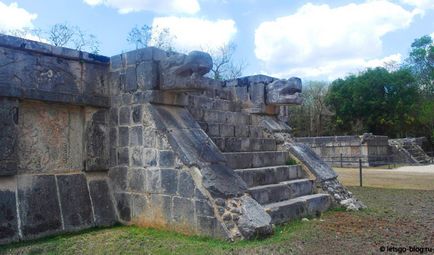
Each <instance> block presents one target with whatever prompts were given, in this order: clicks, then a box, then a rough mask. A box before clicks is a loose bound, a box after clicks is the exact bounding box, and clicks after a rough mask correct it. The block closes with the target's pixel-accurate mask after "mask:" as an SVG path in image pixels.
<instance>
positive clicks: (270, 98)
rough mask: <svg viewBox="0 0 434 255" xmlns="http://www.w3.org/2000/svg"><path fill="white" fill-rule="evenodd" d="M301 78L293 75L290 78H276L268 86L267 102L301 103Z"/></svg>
mask: <svg viewBox="0 0 434 255" xmlns="http://www.w3.org/2000/svg"><path fill="white" fill-rule="evenodd" d="M301 87H302V85H301V79H300V78H296V77H292V78H289V79H288V80H284V79H282V80H276V81H273V82H272V83H270V84H268V85H267V86H266V93H267V96H266V101H265V102H266V104H268V105H287V104H301V103H302V102H303V99H302V97H301Z"/></svg>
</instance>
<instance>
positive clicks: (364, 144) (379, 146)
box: [294, 134, 392, 167]
mask: <svg viewBox="0 0 434 255" xmlns="http://www.w3.org/2000/svg"><path fill="white" fill-rule="evenodd" d="M294 140H295V141H297V142H299V143H304V144H307V145H308V146H309V147H310V148H312V150H313V151H315V153H316V154H318V155H319V156H320V157H321V158H322V159H323V160H324V161H325V162H326V163H328V164H329V165H331V166H336V167H358V166H359V159H361V160H362V164H363V166H366V167H369V166H379V165H385V164H388V162H390V161H391V160H392V158H391V154H390V152H389V143H388V137H387V136H378V135H372V134H364V135H361V136H357V135H353V136H321V137H297V138H294Z"/></svg>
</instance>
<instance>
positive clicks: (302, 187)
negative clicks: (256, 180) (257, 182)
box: [249, 179, 313, 205]
mask: <svg viewBox="0 0 434 255" xmlns="http://www.w3.org/2000/svg"><path fill="white" fill-rule="evenodd" d="M312 191H313V182H312V181H311V180H309V179H297V180H292V181H285V182H281V183H277V184H269V185H263V186H256V187H252V188H250V189H249V193H250V195H251V196H252V197H253V198H254V199H255V200H256V201H257V202H258V203H260V204H261V205H264V204H270V203H276V202H280V201H284V200H288V199H291V198H295V197H300V196H305V195H309V194H312Z"/></svg>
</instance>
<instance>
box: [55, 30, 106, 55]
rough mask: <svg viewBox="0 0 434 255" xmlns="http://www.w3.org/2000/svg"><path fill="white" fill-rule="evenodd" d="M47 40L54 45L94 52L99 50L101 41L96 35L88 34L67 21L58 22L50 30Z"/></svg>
mask: <svg viewBox="0 0 434 255" xmlns="http://www.w3.org/2000/svg"><path fill="white" fill-rule="evenodd" d="M47 40H48V41H49V43H51V44H53V45H54V46H60V47H69V48H74V49H76V50H87V51H90V52H92V53H98V52H99V44H100V43H99V41H98V40H97V39H96V37H95V35H93V34H88V33H86V32H84V31H83V30H81V29H80V28H79V27H77V26H71V25H69V24H67V23H58V24H55V25H54V26H52V27H51V28H50V30H49V31H48V38H47Z"/></svg>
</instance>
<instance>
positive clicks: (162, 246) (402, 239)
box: [0, 187, 434, 255]
mask: <svg viewBox="0 0 434 255" xmlns="http://www.w3.org/2000/svg"><path fill="white" fill-rule="evenodd" d="M350 190H351V191H352V192H353V193H354V194H355V195H356V196H357V197H358V198H360V199H361V200H362V201H363V202H365V204H366V205H367V206H368V208H369V209H367V210H364V211H360V212H346V211H345V210H343V209H342V208H335V209H331V210H329V211H328V212H326V213H324V214H323V215H322V216H321V218H320V219H311V220H309V221H301V220H298V221H293V222H291V223H289V224H285V225H281V226H276V227H275V233H274V235H273V236H270V237H268V238H265V239H257V240H251V241H239V242H227V241H223V240H216V239H211V238H206V237H199V236H186V235H183V234H178V233H174V232H170V231H164V230H157V229H151V228H140V227H136V226H115V227H111V228H95V229H90V230H85V231H81V232H78V233H73V234H63V235H58V236H54V237H47V238H43V239H39V240H37V241H28V242H21V243H15V244H10V245H4V246H0V254H92V255H98V254H206V255H212V254H324V253H326V254H348V253H352V254H372V253H374V254H375V253H379V250H378V249H379V247H380V246H381V245H388V244H391V243H394V244H396V245H419V246H423V247H425V246H428V245H430V244H432V243H433V242H434V239H433V237H432V229H433V228H434V225H433V224H434V217H433V214H432V212H433V211H434V191H422V190H403V189H379V188H367V187H363V188H359V187H350Z"/></svg>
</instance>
